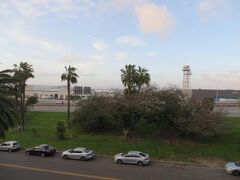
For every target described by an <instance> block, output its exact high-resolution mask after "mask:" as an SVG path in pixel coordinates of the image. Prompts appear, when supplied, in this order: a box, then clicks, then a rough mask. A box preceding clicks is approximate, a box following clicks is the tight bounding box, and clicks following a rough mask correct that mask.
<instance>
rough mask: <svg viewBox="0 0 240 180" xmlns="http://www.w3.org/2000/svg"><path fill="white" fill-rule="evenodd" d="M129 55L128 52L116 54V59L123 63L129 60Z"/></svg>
mask: <svg viewBox="0 0 240 180" xmlns="http://www.w3.org/2000/svg"><path fill="white" fill-rule="evenodd" d="M127 57H128V54H127V53H126V52H116V53H115V58H116V60H117V61H122V60H125V59H127Z"/></svg>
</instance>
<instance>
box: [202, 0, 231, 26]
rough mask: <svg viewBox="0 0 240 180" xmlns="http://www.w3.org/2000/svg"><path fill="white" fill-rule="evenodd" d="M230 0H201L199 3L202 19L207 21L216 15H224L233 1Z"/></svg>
mask: <svg viewBox="0 0 240 180" xmlns="http://www.w3.org/2000/svg"><path fill="white" fill-rule="evenodd" d="M228 2H230V1H229V0H228V1H226V0H201V1H200V2H199V5H198V11H199V14H200V16H201V20H202V21H204V22H205V21H207V20H209V19H210V18H213V17H216V16H222V15H223V14H226V13H227V11H228V9H229V5H230V4H231V3H228Z"/></svg>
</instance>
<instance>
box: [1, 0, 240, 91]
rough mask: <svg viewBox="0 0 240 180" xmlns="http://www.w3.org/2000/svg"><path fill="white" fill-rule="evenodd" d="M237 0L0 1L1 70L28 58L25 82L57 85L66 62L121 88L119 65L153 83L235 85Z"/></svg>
mask: <svg viewBox="0 0 240 180" xmlns="http://www.w3.org/2000/svg"><path fill="white" fill-rule="evenodd" d="M239 8H240V1H239V0H171V1H169V0H22V1H19V0H0V63H1V64H0V68H1V69H4V68H12V65H13V64H18V63H19V62H20V61H27V62H29V63H30V64H32V65H33V67H34V69H35V79H33V80H30V81H29V82H28V83H29V84H41V85H62V84H64V83H63V82H61V80H60V75H61V74H62V73H63V72H64V66H65V65H72V66H75V67H76V68H77V69H78V74H79V77H80V78H79V84H80V85H86V86H92V87H93V88H121V87H122V84H121V80H120V69H121V68H123V67H124V65H125V64H136V65H138V66H142V67H145V68H147V69H148V70H149V72H150V74H151V77H152V78H151V79H152V84H155V85H158V86H160V87H166V86H169V85H177V86H179V87H181V83H182V71H181V69H182V66H183V65H185V64H188V65H190V66H191V69H192V74H193V75H192V80H191V82H192V87H193V88H215V89H216V88H219V89H240V11H239Z"/></svg>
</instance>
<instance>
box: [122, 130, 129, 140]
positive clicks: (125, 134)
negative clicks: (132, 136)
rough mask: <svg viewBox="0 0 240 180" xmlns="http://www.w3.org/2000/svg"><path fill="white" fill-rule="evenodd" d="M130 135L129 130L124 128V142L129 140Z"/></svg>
mask: <svg viewBox="0 0 240 180" xmlns="http://www.w3.org/2000/svg"><path fill="white" fill-rule="evenodd" d="M128 134H129V129H128V128H126V129H125V128H123V140H124V141H125V140H127V138H128Z"/></svg>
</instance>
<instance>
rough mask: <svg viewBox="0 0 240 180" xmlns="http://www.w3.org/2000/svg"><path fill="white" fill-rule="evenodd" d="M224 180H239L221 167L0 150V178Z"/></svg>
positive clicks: (30, 179)
mask: <svg viewBox="0 0 240 180" xmlns="http://www.w3.org/2000/svg"><path fill="white" fill-rule="evenodd" d="M43 179H44V180H55V179H57V180H77V179H78V180H79V179H93V180H97V179H102V180H115V179H126V180H135V179H136V180H145V179H147V180H162V179H163V180H165V179H166V180H182V179H184V180H185V179H186V180H193V179H194V180H200V179H201V180H203V179H204V180H205V179H207V180H211V179H213V180H215V179H216V180H225V179H229V180H231V179H233V180H234V179H239V177H234V176H232V175H228V174H226V173H225V172H224V169H221V168H219V169H216V168H208V167H199V166H189V165H186V166H183V165H173V164H167V163H157V162H151V164H150V165H149V166H145V167H138V166H135V165H118V164H115V163H113V161H112V158H99V157H98V158H96V159H94V160H92V161H78V160H63V159H61V158H60V154H57V155H55V156H54V157H45V158H42V157H38V156H27V155H25V153H24V151H19V152H13V153H9V152H0V180H43Z"/></svg>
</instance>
